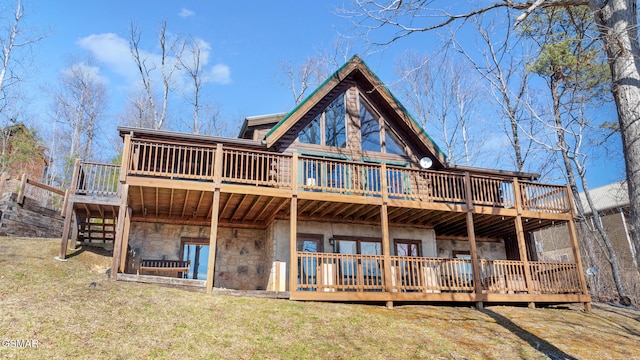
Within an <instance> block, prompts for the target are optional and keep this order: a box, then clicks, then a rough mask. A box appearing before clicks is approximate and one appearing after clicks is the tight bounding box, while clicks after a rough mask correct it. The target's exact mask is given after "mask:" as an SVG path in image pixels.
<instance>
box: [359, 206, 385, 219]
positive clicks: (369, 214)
mask: <svg viewBox="0 0 640 360" xmlns="http://www.w3.org/2000/svg"><path fill="white" fill-rule="evenodd" d="M376 215H380V210H379V209H378V207H377V206H374V207H372V208H371V209H369V210H367V211H365V212H364V213H363V214H362V215H361V216H359V219H360V220H363V221H371V220H372V219H375V218H376Z"/></svg>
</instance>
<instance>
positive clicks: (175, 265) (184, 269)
mask: <svg viewBox="0 0 640 360" xmlns="http://www.w3.org/2000/svg"><path fill="white" fill-rule="evenodd" d="M190 266H191V260H187V261H183V260H149V259H142V260H140V266H139V267H138V275H140V273H141V272H144V271H149V272H153V273H155V274H156V275H158V274H159V273H175V274H176V276H179V277H183V276H184V274H186V273H188V272H189V267H190Z"/></svg>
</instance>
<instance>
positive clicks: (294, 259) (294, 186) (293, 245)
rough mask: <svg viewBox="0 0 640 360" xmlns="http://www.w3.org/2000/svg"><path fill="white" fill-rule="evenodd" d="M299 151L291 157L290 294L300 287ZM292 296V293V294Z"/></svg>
mask: <svg viewBox="0 0 640 360" xmlns="http://www.w3.org/2000/svg"><path fill="white" fill-rule="evenodd" d="M298 166H299V164H298V152H297V151H294V153H293V157H292V159H291V190H292V191H291V193H292V196H291V207H290V210H289V294H293V293H294V292H295V291H297V288H298V248H297V241H298V240H297V239H298V234H297V233H298ZM290 296H291V295H290Z"/></svg>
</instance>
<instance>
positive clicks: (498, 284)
mask: <svg viewBox="0 0 640 360" xmlns="http://www.w3.org/2000/svg"><path fill="white" fill-rule="evenodd" d="M480 278H481V279H482V289H483V290H485V291H488V292H490V293H505V292H525V291H527V284H526V282H525V275H524V263H523V262H522V261H515V260H484V259H483V260H480Z"/></svg>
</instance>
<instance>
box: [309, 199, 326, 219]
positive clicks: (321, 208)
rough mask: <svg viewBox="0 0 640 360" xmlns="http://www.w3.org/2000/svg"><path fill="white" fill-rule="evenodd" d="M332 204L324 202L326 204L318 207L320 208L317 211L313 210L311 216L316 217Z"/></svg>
mask: <svg viewBox="0 0 640 360" xmlns="http://www.w3.org/2000/svg"><path fill="white" fill-rule="evenodd" d="M330 204H331V203H330V202H328V201H327V202H324V203H322V204H320V205H318V207H316V208H315V210H313V211H312V212H310V213H309V216H314V215H316V214H319V213H320V212H321V211H322V210H324V208H326V207H327V206H329V205H330Z"/></svg>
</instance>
